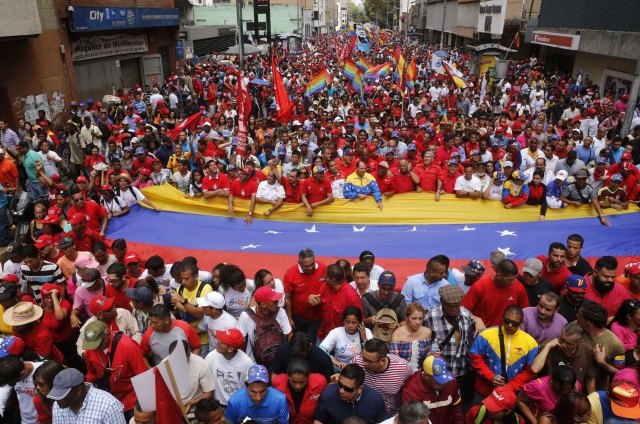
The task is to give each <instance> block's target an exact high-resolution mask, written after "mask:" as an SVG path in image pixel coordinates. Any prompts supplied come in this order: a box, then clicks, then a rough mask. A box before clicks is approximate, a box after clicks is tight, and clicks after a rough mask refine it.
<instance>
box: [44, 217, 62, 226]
mask: <svg viewBox="0 0 640 424" xmlns="http://www.w3.org/2000/svg"><path fill="white" fill-rule="evenodd" d="M40 223H41V224H52V225H54V224H55V225H58V224H60V218H58V216H57V215H47V216H45V217H44V219H41V220H40Z"/></svg>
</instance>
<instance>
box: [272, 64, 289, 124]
mask: <svg viewBox="0 0 640 424" xmlns="http://www.w3.org/2000/svg"><path fill="white" fill-rule="evenodd" d="M271 67H272V72H273V88H274V90H275V93H276V107H277V110H278V114H277V119H278V121H280V122H283V123H288V122H289V120H290V119H291V112H292V111H293V107H294V106H295V104H294V103H293V102H292V101H291V99H290V98H289V95H288V94H287V89H286V88H285V86H284V83H283V82H282V75H280V71H278V67H277V66H276V60H275V58H274V57H273V56H271Z"/></svg>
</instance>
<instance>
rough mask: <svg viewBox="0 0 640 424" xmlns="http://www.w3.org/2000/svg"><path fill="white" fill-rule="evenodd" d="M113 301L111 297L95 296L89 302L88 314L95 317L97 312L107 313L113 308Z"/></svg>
mask: <svg viewBox="0 0 640 424" xmlns="http://www.w3.org/2000/svg"><path fill="white" fill-rule="evenodd" d="M114 302H115V299H114V298H112V297H105V296H95V297H94V298H93V299H91V302H89V312H91V314H93V315H97V314H98V313H99V312H104V311H108V310H109V309H111V308H112V307H113V303H114Z"/></svg>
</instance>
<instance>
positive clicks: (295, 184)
mask: <svg viewBox="0 0 640 424" xmlns="http://www.w3.org/2000/svg"><path fill="white" fill-rule="evenodd" d="M279 175H280V173H278V172H276V178H277V177H278V176H279ZM280 184H282V186H283V187H284V195H285V198H284V201H285V202H287V203H297V204H300V203H302V183H301V182H300V170H298V169H292V170H291V171H289V176H286V177H285V176H284V175H283V176H282V177H280Z"/></svg>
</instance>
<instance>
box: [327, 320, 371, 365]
mask: <svg viewBox="0 0 640 424" xmlns="http://www.w3.org/2000/svg"><path fill="white" fill-rule="evenodd" d="M365 334H366V337H367V340H369V339H372V338H373V333H371V330H369V329H368V328H367V329H366V330H365ZM320 348H321V349H322V350H324V351H325V352H327V353H331V352H333V357H334V358H335V359H336V360H337V361H340V362H344V363H345V364H348V363H350V362H351V360H352V359H353V358H354V357H356V356H357V355H359V354H360V352H362V344H361V341H360V333H359V332H357V333H356V334H353V335H350V334H347V332H346V330H345V329H344V327H338V328H334V329H333V330H331V331H330V332H329V334H327V337H325V338H324V340H323V341H322V343H321V344H320Z"/></svg>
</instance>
